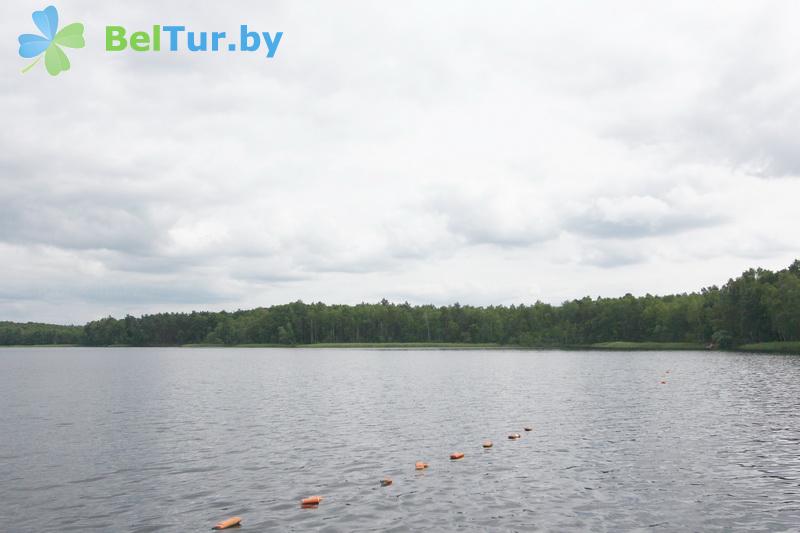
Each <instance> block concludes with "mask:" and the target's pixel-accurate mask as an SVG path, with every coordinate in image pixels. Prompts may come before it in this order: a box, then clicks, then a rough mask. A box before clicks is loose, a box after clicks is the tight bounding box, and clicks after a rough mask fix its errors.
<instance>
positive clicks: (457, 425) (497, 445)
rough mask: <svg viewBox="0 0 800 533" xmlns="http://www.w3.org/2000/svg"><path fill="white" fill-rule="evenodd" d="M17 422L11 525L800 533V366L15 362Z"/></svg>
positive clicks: (750, 361)
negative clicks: (388, 481)
mask: <svg viewBox="0 0 800 533" xmlns="http://www.w3.org/2000/svg"><path fill="white" fill-rule="evenodd" d="M667 369H670V370H671V372H670V373H669V374H668V375H667V374H665V371H666V370H667ZM665 377H666V379H665V380H666V381H667V383H666V384H661V383H660V381H661V380H662V379H664V378H665ZM0 407H2V409H0V480H2V482H1V483H0V523H2V524H4V526H3V527H6V525H9V524H18V526H10V529H9V530H10V531H73V530H90V529H95V530H100V531H128V530H130V531H156V530H158V531H200V530H205V529H208V528H210V527H211V525H213V524H214V523H216V522H217V521H219V520H221V519H223V518H226V517H228V516H231V515H239V516H242V517H243V518H244V522H243V524H244V528H243V529H251V530H253V531H263V530H268V529H270V528H272V529H274V530H276V531H308V530H317V529H325V530H328V531H354V530H360V531H383V530H397V531H402V530H408V529H417V530H440V531H441V530H450V529H463V530H474V531H486V530H489V529H499V530H505V529H516V530H525V531H530V530H556V531H565V530H581V529H591V530H607V531H621V530H631V529H638V528H642V529H645V528H647V529H648V530H654V531H675V530H694V531H709V530H716V529H721V528H724V529H728V530H750V531H781V530H789V529H792V528H796V527H798V524H800V446H799V444H800V357H792V356H766V355H758V356H754V355H735V354H718V353H678V352H650V353H584V352H526V351H433V350H431V351H403V350H397V351H378V350H344V349H341V350H301V349H294V350H291V349H287V350H279V349H269V350H256V349H253V350H247V349H135V348H127V349H38V348H27V349H2V350H0ZM526 425H533V427H534V430H533V431H532V432H524V431H522V428H523V427H524V426H526ZM516 431H519V432H520V433H522V438H521V439H519V440H516V441H512V440H508V439H507V438H506V437H507V435H508V434H509V433H510V432H516ZM487 439H490V440H493V441H494V447H492V448H491V449H486V450H484V449H483V448H482V446H481V444H482V442H483V441H485V440H487ZM454 451H463V452H464V453H465V455H466V456H465V458H464V459H463V460H460V461H450V460H449V459H448V457H449V455H450V453H452V452H454ZM420 460H423V461H426V462H428V463H430V468H428V469H427V470H424V471H416V470H415V469H414V463H415V462H416V461H420ZM384 476H388V477H390V478H392V479H393V480H394V483H393V484H392V485H391V486H389V487H381V486H380V480H381V479H382V478H383V477H384ZM315 494H320V495H323V496H325V500H324V501H323V503H322V504H321V505H320V506H319V508H317V509H301V508H300V506H299V501H300V499H301V498H303V497H306V496H310V495H315Z"/></svg>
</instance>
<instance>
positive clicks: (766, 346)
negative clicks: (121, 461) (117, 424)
mask: <svg viewBox="0 0 800 533" xmlns="http://www.w3.org/2000/svg"><path fill="white" fill-rule="evenodd" d="M2 348H237V349H248V348H249V349H252V348H260V349H264V348H282V349H312V350H316V349H329V348H334V349H351V350H352V349H356V350H358V349H362V350H492V351H510V350H513V351H544V350H558V351H565V352H569V351H591V352H654V351H674V352H719V353H751V354H783V355H800V342H797V341H786V342H765V343H756V344H744V345H741V346H737V347H734V348H730V349H708V348H706V346H705V345H703V344H700V343H686V342H627V341H615V342H603V343H596V344H588V345H562V346H522V345H516V344H472V343H450V342H382V343H379V342H363V343H353V342H349V343H345V342H342V343H315V344H294V345H290V344H232V345H225V344H183V345H162V346H131V345H110V346H86V345H80V344H17V345H2V346H0V349H2Z"/></svg>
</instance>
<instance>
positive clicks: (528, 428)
mask: <svg viewBox="0 0 800 533" xmlns="http://www.w3.org/2000/svg"><path fill="white" fill-rule="evenodd" d="M524 429H525V431H533V428H532V427H531V426H528V427H526V428H524Z"/></svg>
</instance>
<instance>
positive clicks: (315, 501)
mask: <svg viewBox="0 0 800 533" xmlns="http://www.w3.org/2000/svg"><path fill="white" fill-rule="evenodd" d="M321 501H322V496H309V497H308V498H303V499H302V500H301V501H300V504H301V505H303V506H304V507H311V506H316V505H319V502H321Z"/></svg>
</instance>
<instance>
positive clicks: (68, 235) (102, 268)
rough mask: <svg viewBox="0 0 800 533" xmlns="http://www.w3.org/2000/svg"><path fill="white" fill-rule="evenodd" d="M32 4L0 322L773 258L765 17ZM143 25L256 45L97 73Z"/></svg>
mask: <svg viewBox="0 0 800 533" xmlns="http://www.w3.org/2000/svg"><path fill="white" fill-rule="evenodd" d="M59 9H60V10H62V11H63V13H62V14H63V17H65V20H67V19H69V20H81V21H83V22H84V23H85V25H86V38H87V47H86V48H85V49H81V50H79V51H76V53H75V54H73V55H71V56H70V60H71V61H72V69H71V70H70V71H69V72H68V73H65V74H63V75H61V76H59V77H58V78H50V77H48V76H47V75H46V74H45V73H44V72H37V71H31V72H29V73H27V74H25V75H22V74H19V75H17V74H16V73H17V71H18V70H19V69H20V68H21V64H20V61H19V59H20V58H18V57H16V56H15V55H14V54H13V53H9V54H6V55H4V56H3V57H2V58H0V66H2V68H3V69H4V71H5V72H7V73H9V75H8V76H5V77H4V78H3V82H2V84H0V114H2V116H3V117H4V124H5V125H6V126H7V127H5V128H3V129H2V130H0V198H1V199H2V206H0V252H2V257H3V261H2V262H0V280H2V281H0V319H20V320H27V319H32V320H34V319H35V320H41V319H48V320H55V321H83V320H88V319H91V318H95V317H97V316H104V315H107V314H109V313H113V314H117V315H120V314H125V313H128V312H130V313H143V312H154V311H159V310H190V309H193V308H214V309H220V308H238V307H252V306H257V305H268V304H272V303H281V302H285V301H293V300H296V299H298V298H302V299H305V300H308V301H319V300H323V301H327V302H344V303H356V302H359V301H376V300H379V299H380V298H382V297H384V296H387V297H391V298H393V299H397V300H406V299H407V300H409V301H413V302H416V303H421V302H425V301H433V302H437V303H448V302H451V301H455V300H459V301H461V302H462V303H480V304H492V303H520V302H524V301H534V300H535V299H542V300H545V301H550V302H559V301H562V300H564V299H569V298H572V297H580V296H583V295H585V294H593V295H598V294H603V295H608V296H613V295H615V294H624V293H625V292H633V293H637V292H640V293H641V292H670V291H685V290H691V289H695V288H698V287H699V286H702V285H703V284H708V283H714V282H719V281H720V280H721V279H727V277H730V276H732V275H735V274H736V273H737V272H739V271H740V270H741V269H742V268H745V267H748V266H754V265H755V264H757V265H759V266H765V267H771V268H778V267H782V266H785V264H788V262H790V261H791V259H792V254H793V253H796V250H797V249H798V248H800V239H799V238H798V236H797V232H796V231H794V228H796V227H797V226H798V224H800V214H799V213H798V210H797V209H796V205H795V204H796V201H795V199H796V198H797V197H798V195H800V180H797V179H794V177H796V176H798V175H800V166H799V165H800V160H798V156H797V154H798V153H800V149H798V148H800V147H798V146H796V143H797V141H796V140H797V139H800V135H798V133H800V132H798V128H799V127H800V126H798V124H800V121H799V120H798V118H800V117H799V116H798V106H797V104H795V98H794V95H795V94H796V93H797V90H798V89H800V74H798V72H800V71H798V70H797V69H796V65H795V63H796V57H797V52H799V51H800V50H798V47H800V44H798V42H797V40H796V38H795V33H796V32H795V31H794V28H793V26H792V21H793V20H796V19H797V15H798V14H800V8H798V7H797V6H795V5H794V4H791V3H776V4H754V3H752V2H743V1H742V2H730V3H728V4H726V9H725V11H724V12H719V11H718V10H712V9H709V8H707V7H706V6H703V5H699V4H690V3H678V4H675V3H671V4H660V5H658V6H648V8H647V9H644V8H643V7H642V6H641V4H640V3H638V2H633V1H630V2H627V1H626V2H621V3H619V4H616V5H615V9H614V10H610V9H609V8H608V6H606V5H603V4H596V5H594V4H593V5H588V6H587V5H585V4H582V3H577V2H574V3H573V2H557V3H556V2H545V3H537V4H531V3H527V2H508V3H503V4H502V5H498V6H495V8H494V9H492V10H490V11H487V10H484V9H478V8H475V7H469V6H464V5H462V4H458V3H453V2H443V3H436V4H432V3H430V2H421V1H412V2H411V3H404V4H403V5H402V6H400V5H390V4H370V5H364V4H363V3H356V2H345V3H344V4H341V3H337V4H336V5H333V4H330V3H326V2H312V3H296V2H271V3H263V2H255V1H250V2H243V3H237V4H236V6H233V7H232V6H229V5H222V4H220V5H215V4H208V5H207V6H204V8H203V9H202V10H198V9H196V8H195V3H192V2H188V1H179V2H169V3H164V2H160V3H159V2H152V1H142V2H136V3H130V4H124V5H112V4H108V5H106V4H103V5H97V4H95V3H92V2H88V1H84V0H76V1H73V2H70V3H69V5H64V6H62V7H60V8H59ZM166 21H180V22H181V23H185V24H186V25H188V26H192V27H196V28H198V29H205V30H217V29H229V28H237V27H238V25H239V24H241V23H247V24H248V25H250V26H252V27H263V28H264V29H265V30H271V31H276V30H280V31H284V40H283V42H282V43H281V48H280V50H279V52H278V54H277V55H276V57H275V58H274V59H273V60H266V59H263V58H259V57H255V56H252V55H249V54H239V53H237V54H221V55H212V54H205V55H204V54H190V53H178V54H169V53H160V54H158V53H148V54H136V53H132V52H130V53H127V52H123V53H118V54H109V53H107V52H105V51H103V47H102V42H103V27H104V25H106V24H123V25H125V26H126V27H129V28H131V29H136V28H148V27H149V26H150V25H152V24H154V23H166ZM29 24H30V8H29V7H26V6H24V5H22V4H13V3H6V4H3V5H2V6H0V34H2V35H3V36H4V39H5V41H6V42H14V40H15V39H16V36H17V35H18V34H19V33H20V32H22V31H26V30H25V28H26V25H29ZM778 177H781V178H785V179H763V178H778Z"/></svg>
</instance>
